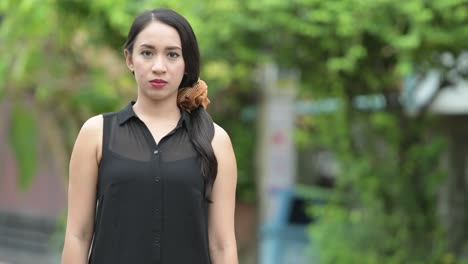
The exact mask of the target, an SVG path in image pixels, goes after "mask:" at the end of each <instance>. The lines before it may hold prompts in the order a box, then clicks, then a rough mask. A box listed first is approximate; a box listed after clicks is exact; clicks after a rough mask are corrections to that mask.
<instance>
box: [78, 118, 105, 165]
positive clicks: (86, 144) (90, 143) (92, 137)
mask: <svg viewBox="0 0 468 264" xmlns="http://www.w3.org/2000/svg"><path fill="white" fill-rule="evenodd" d="M102 128H103V117H102V115H96V116H93V117H91V118H89V119H88V120H86V122H84V124H83V126H82V127H81V130H80V133H79V134H78V137H77V139H76V142H75V148H76V149H78V150H79V149H83V148H85V149H88V150H89V151H92V152H94V154H95V157H96V161H97V162H98V163H99V161H100V159H101V145H102V133H103V132H102Z"/></svg>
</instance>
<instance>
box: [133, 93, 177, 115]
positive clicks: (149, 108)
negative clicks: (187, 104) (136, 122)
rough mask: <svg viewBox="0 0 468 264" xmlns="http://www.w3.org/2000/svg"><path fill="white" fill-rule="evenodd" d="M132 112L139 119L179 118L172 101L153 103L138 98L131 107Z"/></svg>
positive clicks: (174, 103)
mask: <svg viewBox="0 0 468 264" xmlns="http://www.w3.org/2000/svg"><path fill="white" fill-rule="evenodd" d="M133 111H135V114H136V115H137V116H138V117H140V118H141V119H151V120H178V119H179V118H180V110H179V108H178V107H177V104H176V102H175V101H172V100H164V101H158V102H155V101H151V100H147V99H145V98H144V97H139V98H138V99H137V101H136V102H135V104H134V105H133Z"/></svg>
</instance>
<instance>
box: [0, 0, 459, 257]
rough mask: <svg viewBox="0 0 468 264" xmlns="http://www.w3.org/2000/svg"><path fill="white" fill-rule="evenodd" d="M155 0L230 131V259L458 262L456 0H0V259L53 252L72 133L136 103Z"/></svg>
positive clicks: (213, 110) (59, 236)
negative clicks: (129, 49)
mask: <svg viewBox="0 0 468 264" xmlns="http://www.w3.org/2000/svg"><path fill="white" fill-rule="evenodd" d="M154 7H169V8H172V9H174V10H176V11H178V12H179V13H181V14H183V15H184V16H185V17H186V18H187V19H188V20H189V21H190V23H191V24H192V26H193V28H194V30H195V33H196V35H197V38H198V41H199V45H200V49H201V55H202V63H203V65H202V78H203V79H204V80H205V81H206V82H207V83H208V85H209V93H210V94H209V96H210V99H211V102H212V103H211V104H210V106H209V108H208V110H209V112H210V114H211V115H212V116H213V118H214V120H215V121H216V122H217V123H218V124H219V125H221V126H222V127H224V128H225V130H226V131H227V132H228V133H229V134H230V136H231V140H232V142H233V145H234V149H235V152H236V156H237V161H238V185H237V205H236V233H237V239H238V249H239V255H240V263H242V264H244V263H245V264H253V263H259V264H286V263H287V264H305V263H320V264H322V263H323V264H326V263H345V264H346V263H365V264H367V263H369V264H373V263H392V264H399V263H421V264H422V263H424V264H426V263H443V264H452V263H468V210H467V209H468V181H467V180H468V140H467V139H468V138H467V137H468V1H466V0H404V1H403V0H329V1H324V0H290V1H279V0H200V1H189V0H179V1H149V0H133V1H126V0H94V1H91V0H1V1H0V52H1V59H0V263H1V264H7V263H8V264H32V263H34V264H42V263H59V260H60V253H61V248H62V245H63V236H64V227H65V221H66V219H65V215H66V192H67V178H68V161H69V157H70V153H71V149H72V147H73V143H74V140H75V138H76V136H77V134H78V131H79V129H80V127H81V125H82V124H83V123H84V121H85V120H86V119H88V118H89V117H91V116H93V115H96V114H99V113H103V112H110V111H114V110H117V109H120V108H121V107H123V106H124V105H126V104H127V103H128V102H129V101H130V100H134V99H135V95H136V87H135V83H134V80H133V77H132V75H131V73H129V72H128V70H127V68H126V66H125V61H124V58H123V50H122V46H123V43H124V41H125V37H126V34H127V32H128V29H129V27H130V25H131V23H132V21H133V18H134V17H135V16H136V15H137V14H138V13H140V12H141V11H143V10H145V9H149V8H154Z"/></svg>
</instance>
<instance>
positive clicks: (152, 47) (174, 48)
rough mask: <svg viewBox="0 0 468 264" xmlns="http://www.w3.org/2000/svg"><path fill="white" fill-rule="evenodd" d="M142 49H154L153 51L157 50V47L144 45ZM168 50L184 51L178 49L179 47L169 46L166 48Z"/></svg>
mask: <svg viewBox="0 0 468 264" xmlns="http://www.w3.org/2000/svg"><path fill="white" fill-rule="evenodd" d="M140 47H144V48H148V49H153V50H155V49H156V47H155V46H153V45H151V44H142V45H140ZM166 50H182V49H181V48H180V47H178V46H169V47H166Z"/></svg>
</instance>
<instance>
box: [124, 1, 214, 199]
mask: <svg viewBox="0 0 468 264" xmlns="http://www.w3.org/2000/svg"><path fill="white" fill-rule="evenodd" d="M152 21H159V22H162V23H164V24H166V25H168V26H171V27H173V28H174V29H175V30H177V32H178V33H179V36H180V40H181V43H182V55H183V58H184V62H185V74H184V77H183V78H182V81H181V83H180V85H179V89H180V88H183V87H191V86H193V85H194V84H195V83H196V82H197V81H198V79H199V77H200V51H199V49H198V43H197V39H196V37H195V33H194V32H193V29H192V27H191V26H190V24H189V23H188V21H187V20H186V19H185V18H184V17H183V16H181V15H180V14H178V13H176V12H174V11H172V10H170V9H167V8H156V9H153V10H147V11H144V12H143V13H141V14H140V15H138V16H137V17H136V18H135V20H134V21H133V24H132V26H131V28H130V31H129V32H128V36H127V41H126V42H125V44H124V49H127V50H128V51H129V52H130V54H131V53H132V52H133V44H134V43H135V39H136V38H137V36H138V34H139V33H140V32H141V31H142V30H143V29H144V28H145V27H146V26H147V25H148V24H150V23H151V22H152ZM190 116H191V121H192V129H191V133H190V139H191V141H192V143H193V145H194V147H195V149H196V150H197V152H198V153H199V154H200V158H201V172H202V175H203V178H204V181H205V198H206V199H207V200H210V196H211V191H212V189H213V184H214V181H215V179H216V174H217V172H218V161H217V160H216V156H215V154H214V151H213V147H212V146H211V141H212V139H213V136H214V124H213V120H212V119H211V117H210V115H209V114H208V112H206V110H205V109H204V108H203V107H202V106H200V107H198V108H197V109H195V110H192V111H191V113H190Z"/></svg>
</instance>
